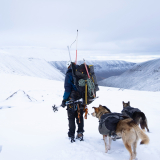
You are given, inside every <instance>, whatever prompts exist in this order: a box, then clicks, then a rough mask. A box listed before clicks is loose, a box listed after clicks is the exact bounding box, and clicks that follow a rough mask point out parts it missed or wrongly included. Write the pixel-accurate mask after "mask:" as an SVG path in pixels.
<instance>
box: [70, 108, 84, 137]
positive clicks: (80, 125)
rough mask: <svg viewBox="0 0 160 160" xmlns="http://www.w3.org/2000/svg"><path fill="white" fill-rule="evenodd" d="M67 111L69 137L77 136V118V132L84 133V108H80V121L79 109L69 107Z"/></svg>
mask: <svg viewBox="0 0 160 160" xmlns="http://www.w3.org/2000/svg"><path fill="white" fill-rule="evenodd" d="M67 113H68V122H69V132H68V137H75V136H74V135H75V130H76V124H75V120H76V123H77V126H78V129H77V133H83V132H84V130H83V127H84V120H83V113H84V112H83V109H80V123H79V118H78V112H77V110H76V111H74V110H71V109H69V108H68V107H67Z"/></svg>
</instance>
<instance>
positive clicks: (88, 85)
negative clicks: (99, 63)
mask: <svg viewBox="0 0 160 160" xmlns="http://www.w3.org/2000/svg"><path fill="white" fill-rule="evenodd" d="M86 66H87V70H88V74H89V76H90V78H88V74H87V71H86V68H85V65H84V64H81V65H75V64H74V63H72V75H73V80H74V84H75V86H76V88H77V90H78V92H79V93H80V97H81V98H82V99H83V102H84V104H85V105H88V104H90V103H92V102H93V101H94V98H96V91H98V90H99V88H98V84H97V80H96V76H95V73H94V66H93V65H86Z"/></svg>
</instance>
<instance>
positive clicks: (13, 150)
mask: <svg viewBox="0 0 160 160" xmlns="http://www.w3.org/2000/svg"><path fill="white" fill-rule="evenodd" d="M63 85H64V84H63V82H60V81H55V80H47V79H41V78H36V77H28V76H18V75H10V74H0V108H1V109H0V160H54V159H57V160H99V159H101V160H127V159H129V153H128V151H127V150H126V148H125V147H124V145H123V142H122V140H121V139H120V140H117V141H115V142H114V141H113V142H112V148H111V150H110V151H109V152H108V153H105V149H104V142H103V140H102V135H100V134H99V132H98V119H96V118H95V117H92V116H91V115H88V119H87V120H84V121H85V127H84V129H85V132H84V141H83V142H80V141H76V142H75V143H70V141H69V140H68V138H67V132H68V119H67V112H66V109H64V108H60V109H59V111H58V112H57V113H54V112H53V110H52V105H53V104H56V105H60V104H61V101H62V96H63V92H64V89H63ZM97 96H99V98H98V99H96V100H95V101H94V102H93V103H92V104H90V105H89V106H88V108H89V113H92V112H93V109H92V107H93V106H98V105H99V104H102V105H106V106H107V107H109V108H110V109H111V111H112V112H121V110H122V101H125V102H127V101H130V103H131V106H133V107H137V108H139V109H141V110H142V111H143V112H144V113H145V114H146V116H147V118H148V126H149V129H150V133H146V134H147V135H148V136H149V138H150V143H149V144H148V145H139V144H138V146H137V158H138V160H151V159H154V160H159V159H160V148H159V143H160V139H159V132H160V129H159V127H158V126H159V124H158V122H159V121H160V116H159V114H160V107H159V105H160V98H159V97H160V92H147V91H135V90H134V91H133V90H120V89H118V88H107V87H100V91H99V92H97Z"/></svg>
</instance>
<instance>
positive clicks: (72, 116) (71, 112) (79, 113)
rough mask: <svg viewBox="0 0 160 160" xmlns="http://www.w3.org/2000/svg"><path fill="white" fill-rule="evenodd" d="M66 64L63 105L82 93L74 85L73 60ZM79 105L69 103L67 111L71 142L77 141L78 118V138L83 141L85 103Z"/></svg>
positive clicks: (74, 99) (77, 97)
mask: <svg viewBox="0 0 160 160" xmlns="http://www.w3.org/2000/svg"><path fill="white" fill-rule="evenodd" d="M66 66H67V68H68V70H67V72H66V76H65V83H64V88H65V92H64V95H63V101H62V104H61V106H62V107H65V106H66V101H69V100H70V101H72V102H74V101H76V100H78V99H79V98H80V94H79V92H78V91H77V88H76V86H75V85H74V81H73V76H72V68H71V62H70V61H68V62H67V64H66ZM78 107H79V108H77V106H75V104H74V103H71V104H67V113H68V121H69V132H68V137H69V138H70V140H71V143H73V142H75V130H76V124H75V120H76V123H77V126H78V129H77V136H76V139H79V140H80V141H83V132H84V129H83V128H84V119H83V113H84V105H81V104H80V105H79V106H78Z"/></svg>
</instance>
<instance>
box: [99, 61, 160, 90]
mask: <svg viewBox="0 0 160 160" xmlns="http://www.w3.org/2000/svg"><path fill="white" fill-rule="evenodd" d="M99 85H101V86H107V87H117V88H124V89H133V90H142V91H160V59H154V60H150V61H147V62H143V63H138V64H136V65H135V66H133V67H132V68H131V69H129V70H127V71H126V72H124V73H123V74H121V75H120V76H113V77H109V78H107V79H105V80H103V81H100V82H99Z"/></svg>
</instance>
